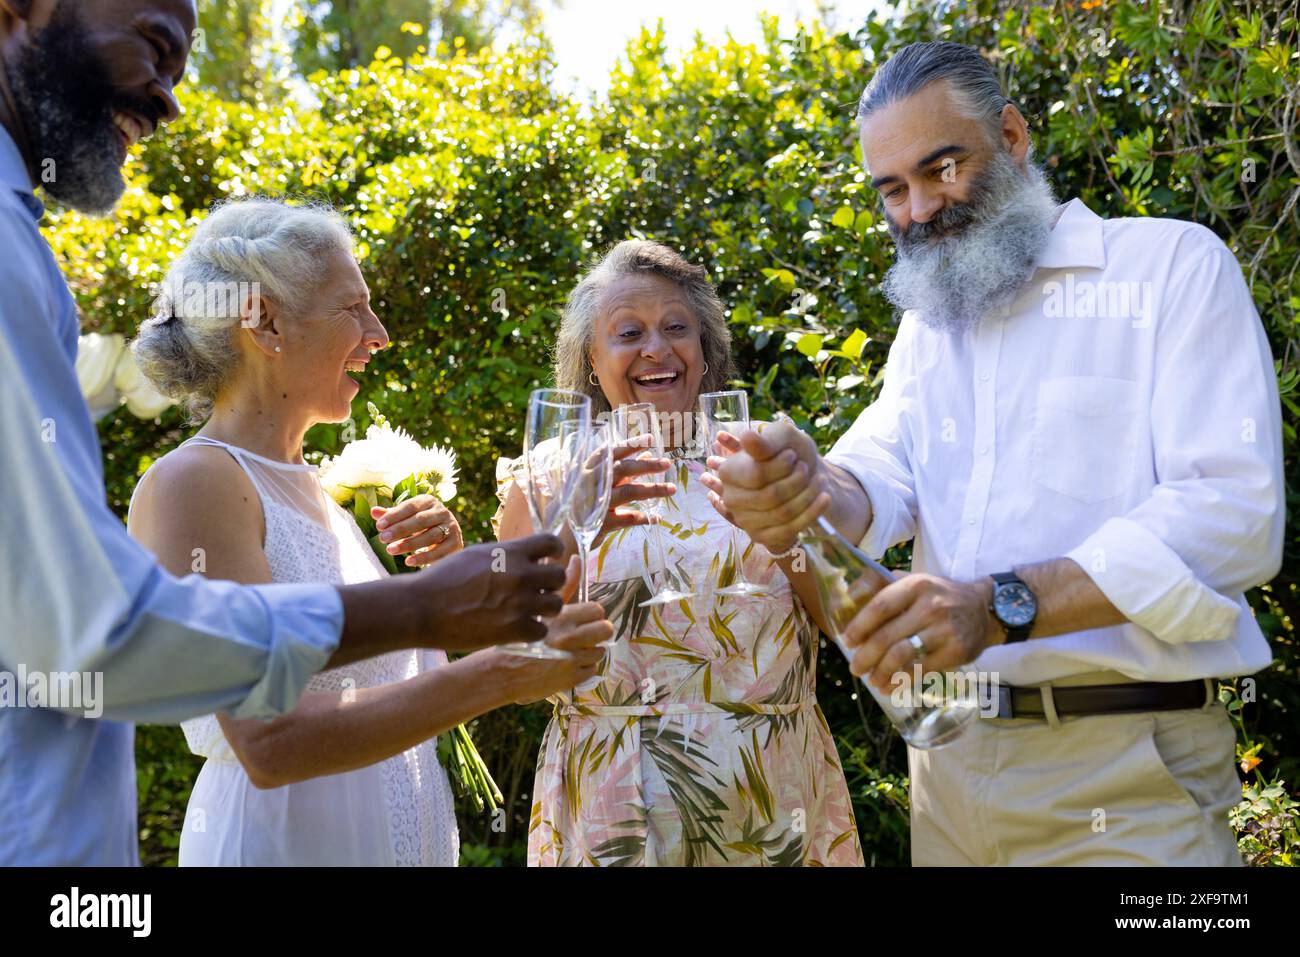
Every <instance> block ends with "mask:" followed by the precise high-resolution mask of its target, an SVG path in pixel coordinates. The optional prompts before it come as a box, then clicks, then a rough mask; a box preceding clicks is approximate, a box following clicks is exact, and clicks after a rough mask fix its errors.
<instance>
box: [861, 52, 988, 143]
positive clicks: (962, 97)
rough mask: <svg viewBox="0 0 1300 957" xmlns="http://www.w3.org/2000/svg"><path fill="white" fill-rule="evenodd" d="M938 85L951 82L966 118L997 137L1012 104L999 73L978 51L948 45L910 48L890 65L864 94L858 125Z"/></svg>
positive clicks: (954, 97)
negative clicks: (874, 114) (1005, 109)
mask: <svg viewBox="0 0 1300 957" xmlns="http://www.w3.org/2000/svg"><path fill="white" fill-rule="evenodd" d="M936 80H947V81H948V89H949V91H950V92H951V93H952V96H953V100H954V103H955V105H956V107H957V109H958V111H959V112H960V113H961V114H962V115H963V116H966V117H968V118H969V119H972V120H981V121H983V122H984V124H985V125H986V126H987V127H988V130H989V133H990V135H992V136H996V135H997V133H998V131H999V130H1000V129H1001V122H1002V110H1003V108H1004V107H1005V106H1006V105H1007V104H1008V103H1010V102H1011V101H1010V100H1008V99H1007V98H1006V97H1005V96H1004V95H1003V93H1002V87H1001V85H1000V84H999V83H998V75H997V71H995V70H994V69H993V65H992V64H991V63H989V61H988V60H986V59H984V57H982V56H980V53H979V51H978V50H976V49H975V48H974V47H968V46H964V45H963V44H960V43H952V42H950V41H948V40H933V41H930V42H927V43H909V44H908V45H907V46H905V47H903V49H901V50H899V51H898V52H897V53H895V54H894V55H893V56H892V57H890V58H889V59H888V60H886V61H885V62H884V63H883V64H882V65H881V67H880V69H878V70H877V71H876V75H875V76H873V77H872V78H871V82H870V83H868V84H867V88H866V89H865V90H863V91H862V97H861V99H859V100H858V122H859V123H861V122H862V121H863V120H865V119H866V118H867V117H868V116H870V115H871V114H872V113H874V112H876V111H877V110H879V109H881V108H883V107H886V106H888V105H889V104H891V103H894V102H896V101H898V100H901V99H904V98H906V97H909V96H911V95H912V94H913V93H917V92H919V91H920V90H921V89H922V88H924V87H926V86H929V85H930V84H931V83H933V82H935V81H936Z"/></svg>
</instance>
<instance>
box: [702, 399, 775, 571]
mask: <svg viewBox="0 0 1300 957" xmlns="http://www.w3.org/2000/svg"><path fill="white" fill-rule="evenodd" d="M700 417H701V418H702V419H703V420H704V438H705V446H704V448H705V453H706V454H716V450H715V449H714V447H713V446H714V443H715V442H716V441H717V439H718V435H719V434H720V433H722V432H727V433H730V434H731V435H737V436H738V435H740V433H742V432H744V431H746V430H747V429H748V428H749V397H748V396H747V395H746V394H745V393H744V392H740V391H730V392H705V393H703V394H702V395H701V396H700ZM731 555H732V559H733V563H734V566H735V574H734V575H733V576H732V579H731V584H729V585H726V586H724V587H722V588H719V589H718V590H717V593H718V594H719V595H765V594H767V592H765V591H764V590H763V588H762V586H761V585H755V584H754V583H753V582H751V581H750V580H749V579H748V578H746V577H745V555H744V552H743V551H741V548H740V532H739V530H738V529H737V528H736V526H735V525H732V526H731Z"/></svg>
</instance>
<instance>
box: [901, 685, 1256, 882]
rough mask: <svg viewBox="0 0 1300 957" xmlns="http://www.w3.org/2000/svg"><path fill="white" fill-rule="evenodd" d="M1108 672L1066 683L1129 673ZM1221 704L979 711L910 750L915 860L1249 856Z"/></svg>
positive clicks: (1087, 861)
mask: <svg viewBox="0 0 1300 957" xmlns="http://www.w3.org/2000/svg"><path fill="white" fill-rule="evenodd" d="M1131 680H1132V679H1130V678H1125V677H1124V676H1122V675H1117V674H1115V673H1112V672H1100V673H1094V674H1092V675H1081V676H1078V678H1076V679H1071V680H1069V681H1058V682H1054V683H1053V684H1054V686H1055V687H1060V686H1063V685H1066V684H1115V683H1120V682H1125V681H1131ZM1235 741H1236V733H1235V731H1234V729H1233V727H1232V723H1231V721H1230V720H1229V718H1228V715H1227V712H1226V711H1225V710H1224V709H1223V706H1222V705H1220V704H1218V703H1217V702H1214V703H1211V704H1210V705H1208V706H1206V707H1204V708H1196V709H1189V710H1180V711H1157V712H1146V713H1142V714H1117V715H1089V716H1086V717H1074V718H1060V719H1057V718H1055V716H1053V720H1052V721H1050V722H1049V721H1044V720H1033V719H1027V718H1025V719H1021V718H1015V719H1009V720H1008V719H1000V718H984V717H979V718H976V719H975V720H974V721H972V722H971V724H970V725H969V726H968V727H967V729H966V731H965V732H964V733H963V734H962V736H961V737H960V738H959V739H957V740H956V741H954V742H953V743H952V744H951V745H949V746H948V747H946V748H942V749H940V750H938V751H917V750H915V749H913V748H909V749H908V764H909V768H910V771H911V778H912V792H911V797H912V802H911V803H912V863H913V865H915V866H918V867H921V866H945V865H946V866H972V865H981V866H988V865H1011V866H1060V865H1131V866H1132V865H1146V866H1159V865H1177V866H1189V865H1191V866H1204V865H1210V866H1238V867H1239V866H1241V864H1242V861H1241V856H1240V854H1239V853H1238V851H1237V842H1236V839H1235V837H1234V835H1233V833H1232V829H1231V828H1230V827H1229V826H1228V809H1229V808H1231V807H1233V806H1234V805H1235V804H1236V803H1237V802H1238V801H1240V800H1241V784H1240V782H1239V781H1238V778H1237V773H1236V769H1235V760H1236V754H1235Z"/></svg>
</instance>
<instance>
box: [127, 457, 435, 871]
mask: <svg viewBox="0 0 1300 957" xmlns="http://www.w3.org/2000/svg"><path fill="white" fill-rule="evenodd" d="M198 444H202V445H210V446H216V447H219V448H224V449H225V450H226V451H227V452H229V453H230V455H231V457H232V458H234V460H235V461H236V462H238V463H239V465H240V466H241V467H242V468H243V470H244V472H245V474H247V475H248V477H249V480H250V481H251V482H252V483H253V486H254V488H256V489H257V493H258V496H259V497H260V498H261V502H262V514H263V516H264V517H265V521H266V538H265V540H264V543H263V548H264V550H265V552H266V560H267V563H268V564H269V565H270V568H271V577H272V580H273V581H275V582H298V583H305V582H323V583H328V584H336V585H350V584H356V583H359V582H366V581H374V580H375V579H378V578H382V577H384V576H385V575H387V574H388V572H387V571H386V569H385V568H384V567H383V565H382V564H380V562H379V559H378V558H377V557H376V556H375V554H374V552H373V551H372V550H371V547H370V544H369V543H368V542H367V541H366V539H365V536H364V535H363V534H362V533H361V529H360V528H358V527H357V524H356V522H355V521H353V519H352V516H350V515H349V514H348V513H347V512H345V511H344V510H343V509H342V508H340V507H339V506H338V505H337V504H336V503H335V502H334V501H333V500H332V499H330V498H329V496H328V495H326V494H325V493H324V491H323V489H322V488H321V486H320V482H319V479H318V478H317V475H316V467H315V466H313V465H292V464H288V463H284V462H276V461H273V460H271V459H267V458H265V457H263V456H259V455H255V454H253V453H252V452H249V451H247V450H245V449H241V448H239V447H237V446H232V445H228V444H226V443H224V442H219V441H217V440H215V439H210V438H207V437H206V436H195V437H194V438H192V439H190V440H188V441H187V442H184V443H182V444H181V446H179V447H181V448H183V447H184V446H186V445H198ZM146 474H147V473H146ZM142 483H143V479H142V480H141V484H142ZM138 487H139V486H137V489H138ZM446 660H447V659H446V656H445V655H444V654H443V653H442V652H440V651H427V652H420V651H399V652H392V653H390V654H386V655H381V656H378V657H375V658H369V659H366V660H364V661H358V662H354V663H352V664H350V665H346V666H344V667H341V668H334V669H332V670H329V671H324V672H321V673H320V674H317V675H315V676H313V677H312V679H311V680H310V681H309V682H308V684H307V688H306V691H307V692H308V693H310V692H313V691H336V692H337V691H342V692H343V693H344V694H345V695H346V694H347V693H348V692H349V691H350V690H359V689H362V688H374V687H378V686H380V685H386V684H391V683H393V682H396V681H405V680H407V679H409V678H413V677H415V675H417V674H419V673H420V672H421V671H422V670H423V671H427V670H430V669H431V668H435V667H438V666H439V665H441V664H445V663H446ZM181 727H182V729H183V730H184V732H185V737H186V740H187V741H188V742H189V746H190V750H191V751H193V752H194V753H195V754H199V755H202V756H203V757H205V758H207V760H206V761H205V762H204V764H203V768H202V770H201V771H200V772H199V776H198V779H197V780H196V781H195V783H194V789H193V791H192V793H191V794H190V803H189V808H188V809H187V811H186V815H185V826H184V830H183V833H182V835H181V844H180V864H181V866H182V867H188V866H214V865H215V866H295V867H298V866H331V865H333V866H346V865H355V866H393V865H396V866H420V865H423V866H435V867H454V866H456V862H457V859H458V857H459V854H460V838H459V834H458V831H457V828H456V816H455V809H454V806H453V803H452V793H451V786H450V783H449V781H448V779H447V773H446V771H445V770H444V769H443V767H442V765H441V764H440V763H439V761H438V755H437V739H436V738H435V739H430V740H428V741H425V742H423V743H421V744H419V745H417V746H415V747H414V748H411V749H410V750H408V751H405V752H403V753H401V754H398V755H395V756H393V757H391V758H388V759H387V760H384V761H380V762H379V763H377V764H373V765H370V766H368V767H364V768H359V769H357V770H355V771H347V772H344V773H342V774H331V775H328V776H325V777H318V778H312V779H311V780H308V781H301V782H298V783H296V784H287V785H285V786H283V787H278V788H270V789H258V788H256V787H254V786H253V784H252V782H251V781H250V780H249V778H248V775H247V774H246V773H245V772H244V769H243V766H242V765H241V764H240V763H239V760H238V759H237V758H236V757H235V753H234V751H233V750H231V747H230V743H229V742H228V741H227V740H226V738H225V735H224V734H222V731H221V726H220V725H219V724H218V723H217V719H216V717H215V716H211V715H210V716H208V717H204V718H196V719H193V720H191V721H186V722H184V723H183V724H182V725H181Z"/></svg>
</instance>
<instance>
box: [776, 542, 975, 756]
mask: <svg viewBox="0 0 1300 957" xmlns="http://www.w3.org/2000/svg"><path fill="white" fill-rule="evenodd" d="M799 548H800V549H801V550H802V551H803V553H804V555H805V556H806V559H807V562H808V565H809V570H810V571H811V572H812V574H813V578H814V580H815V581H816V583H817V594H818V597H819V598H820V599H821V603H822V608H823V609H824V611H825V614H826V619H827V623H828V624H829V625H830V627H831V629H832V631H833V634H832V635H831V637H832V638H833V639H834V640H835V643H836V644H838V645H839V646H840V650H841V651H843V652H844V654H845V656H846V657H852V654H851V652H850V650H849V649H847V648H846V647H845V645H844V629H845V628H846V627H847V626H848V624H849V622H850V621H852V620H853V617H854V616H855V615H856V614H857V613H858V611H859V610H860V609H861V608H862V607H863V606H864V605H865V604H866V603H867V602H868V601H870V600H871V598H872V596H873V595H875V594H876V593H877V592H878V591H880V590H881V589H882V588H884V587H885V586H886V585H888V584H889V583H890V582H892V581H894V580H895V576H894V575H893V573H892V572H890V571H889V570H888V569H887V568H885V567H884V566H883V565H881V564H880V563H879V562H876V561H873V560H872V559H871V558H869V557H868V556H867V555H865V554H864V553H863V552H862V551H860V550H859V549H858V548H856V547H854V546H853V544H851V543H850V542H849V541H848V539H846V538H845V537H844V536H843V535H841V534H840V533H839V532H837V531H836V530H835V528H834V526H832V525H831V524H830V522H828V521H826V519H825V518H824V517H823V518H819V519H818V520H817V524H815V525H813V526H812V527H811V528H809V529H807V530H805V531H804V532H803V533H802V534H800V536H799ZM867 677H869V676H864V677H863V680H862V683H863V685H864V686H865V687H866V689H867V690H868V691H870V692H871V696H872V697H873V698H875V699H876V703H877V704H879V705H880V707H881V709H882V710H883V711H884V712H885V714H886V715H888V717H889V720H890V721H892V722H893V724H894V727H896V728H897V729H898V732H899V734H901V735H902V736H903V740H904V741H906V742H907V743H908V744H909V745H911V746H912V747H914V748H918V749H920V750H922V751H932V750H935V749H937V748H941V747H944V746H945V745H948V744H951V743H952V742H953V741H955V740H956V739H957V738H958V737H960V735H961V733H962V731H963V730H965V728H966V725H967V723H968V722H969V721H970V720H971V719H972V718H974V717H975V715H976V714H977V713H978V704H977V694H976V689H975V683H974V674H973V673H972V672H970V671H969V670H966V671H960V672H957V673H956V674H937V673H936V674H930V675H925V676H923V677H922V680H921V682H920V685H919V686H918V685H917V682H916V680H915V676H913V678H912V680H910V681H904V682H901V683H900V682H899V680H898V678H897V677H896V678H895V685H894V689H893V691H891V692H880V691H878V690H877V689H876V688H875V687H874V686H872V685H871V684H870V683H869V682H868V681H867Z"/></svg>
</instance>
